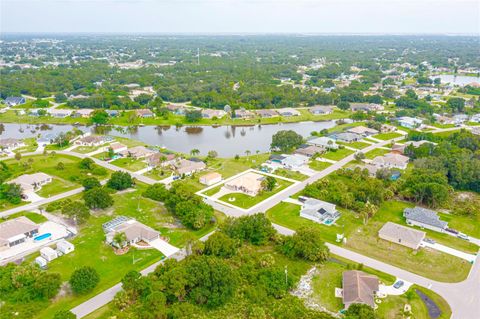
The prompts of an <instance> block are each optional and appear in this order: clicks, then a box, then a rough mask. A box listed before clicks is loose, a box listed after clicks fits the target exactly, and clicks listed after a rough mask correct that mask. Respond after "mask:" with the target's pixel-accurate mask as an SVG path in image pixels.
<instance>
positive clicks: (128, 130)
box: [0, 121, 335, 157]
mask: <svg viewBox="0 0 480 319" xmlns="http://www.w3.org/2000/svg"><path fill="white" fill-rule="evenodd" d="M334 126H335V121H324V122H299V123H285V124H271V125H251V126H216V127H214V126H183V127H175V126H138V127H101V130H102V132H96V131H97V130H98V128H95V127H93V126H90V127H87V126H75V127H76V128H78V129H80V130H82V131H84V132H94V133H101V134H109V135H112V136H119V137H127V138H130V139H134V140H138V141H141V142H143V143H145V144H148V145H155V146H159V147H165V148H167V149H169V150H172V151H176V152H182V153H190V151H191V150H192V149H198V150H199V151H200V154H202V155H206V154H207V153H208V151H211V150H215V151H217V153H218V155H219V156H220V157H233V156H235V155H236V154H238V155H245V151H250V152H251V153H252V154H255V153H256V152H257V151H259V152H261V153H264V152H267V151H269V149H270V143H271V141H272V135H274V134H275V133H276V132H278V131H281V130H293V131H295V132H297V133H298V134H301V135H302V136H304V137H308V136H309V135H310V133H311V132H312V131H321V130H323V129H328V128H332V127H334ZM73 128H74V126H72V125H50V124H49V125H27V124H2V126H1V127H0V138H7V137H12V138H27V137H38V136H39V135H40V136H42V137H45V136H47V137H48V136H53V135H56V134H58V133H60V132H67V131H70V130H72V129H73Z"/></svg>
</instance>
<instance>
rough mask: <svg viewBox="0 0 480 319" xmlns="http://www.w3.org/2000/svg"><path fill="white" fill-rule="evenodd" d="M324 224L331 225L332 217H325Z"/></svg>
mask: <svg viewBox="0 0 480 319" xmlns="http://www.w3.org/2000/svg"><path fill="white" fill-rule="evenodd" d="M323 223H324V224H325V225H331V224H332V223H333V220H332V219H327V220H326V221H324V222H323Z"/></svg>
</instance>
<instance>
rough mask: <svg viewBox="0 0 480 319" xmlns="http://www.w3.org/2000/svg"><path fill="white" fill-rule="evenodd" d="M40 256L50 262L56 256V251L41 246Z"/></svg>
mask: <svg viewBox="0 0 480 319" xmlns="http://www.w3.org/2000/svg"><path fill="white" fill-rule="evenodd" d="M40 256H42V258H44V259H45V260H46V261H47V262H50V261H52V260H54V259H56V258H58V253H57V251H56V250H54V249H53V248H50V247H43V248H42V249H40Z"/></svg>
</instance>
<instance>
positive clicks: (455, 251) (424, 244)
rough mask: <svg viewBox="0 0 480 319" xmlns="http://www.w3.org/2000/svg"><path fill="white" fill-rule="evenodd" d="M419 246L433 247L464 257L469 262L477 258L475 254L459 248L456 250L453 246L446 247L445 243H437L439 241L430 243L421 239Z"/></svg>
mask: <svg viewBox="0 0 480 319" xmlns="http://www.w3.org/2000/svg"><path fill="white" fill-rule="evenodd" d="M420 246H422V247H428V248H431V249H435V250H438V251H441V252H444V253H446V254H449V255H452V256H455V257H458V258H462V259H465V260H467V261H468V262H471V263H473V262H474V261H475V259H476V258H477V255H473V254H468V253H464V252H463V251H460V250H457V249H454V248H451V247H448V246H445V245H442V244H439V243H435V244H431V243H427V242H426V241H423V242H422V243H421V244H420Z"/></svg>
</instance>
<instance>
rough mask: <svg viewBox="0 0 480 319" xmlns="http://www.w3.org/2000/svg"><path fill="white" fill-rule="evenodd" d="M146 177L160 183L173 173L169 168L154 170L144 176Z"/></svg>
mask: <svg viewBox="0 0 480 319" xmlns="http://www.w3.org/2000/svg"><path fill="white" fill-rule="evenodd" d="M143 175H144V176H147V177H150V178H153V179H154V180H157V181H160V180H162V179H165V178H167V177H169V176H170V175H172V171H171V170H170V169H168V168H162V169H159V168H154V169H152V170H150V171H148V172H146V173H144V174H143Z"/></svg>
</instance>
